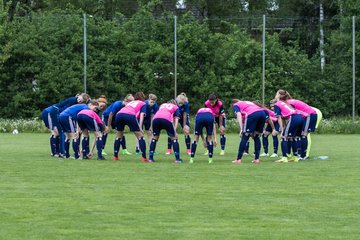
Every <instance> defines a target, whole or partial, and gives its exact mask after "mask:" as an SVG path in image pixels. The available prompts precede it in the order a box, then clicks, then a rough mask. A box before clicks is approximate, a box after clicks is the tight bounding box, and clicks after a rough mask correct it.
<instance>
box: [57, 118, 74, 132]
mask: <svg viewBox="0 0 360 240" xmlns="http://www.w3.org/2000/svg"><path fill="white" fill-rule="evenodd" d="M59 120H60V124H61V127H62V129H63V131H64V132H66V133H75V132H76V123H77V122H76V121H75V120H74V119H72V117H70V116H65V115H64V116H60V117H59Z"/></svg>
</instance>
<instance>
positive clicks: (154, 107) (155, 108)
mask: <svg viewBox="0 0 360 240" xmlns="http://www.w3.org/2000/svg"><path fill="white" fill-rule="evenodd" d="M145 104H146V112H145V114H146V116H145V118H144V121H150V120H151V115H152V114H155V113H156V112H157V111H158V110H159V105H158V104H157V103H155V104H154V105H152V106H150V105H149V100H146V101H145Z"/></svg>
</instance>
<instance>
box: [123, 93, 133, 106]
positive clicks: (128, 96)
mask: <svg viewBox="0 0 360 240" xmlns="http://www.w3.org/2000/svg"><path fill="white" fill-rule="evenodd" d="M134 100H135V99H134V96H133V95H132V94H131V93H130V94H128V95H126V97H125V98H124V103H125V104H127V103H129V102H131V101H134Z"/></svg>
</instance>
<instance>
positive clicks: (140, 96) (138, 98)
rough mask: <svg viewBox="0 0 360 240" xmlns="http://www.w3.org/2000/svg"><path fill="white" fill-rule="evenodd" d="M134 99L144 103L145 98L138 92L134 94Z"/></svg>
mask: <svg viewBox="0 0 360 240" xmlns="http://www.w3.org/2000/svg"><path fill="white" fill-rule="evenodd" d="M134 98H135V100H140V101H145V99H146V96H145V94H144V93H143V92H141V91H140V92H137V93H135V95H134Z"/></svg>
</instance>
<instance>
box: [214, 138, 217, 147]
mask: <svg viewBox="0 0 360 240" xmlns="http://www.w3.org/2000/svg"><path fill="white" fill-rule="evenodd" d="M216 146H217V141H216V139H215V140H214V147H216Z"/></svg>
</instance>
